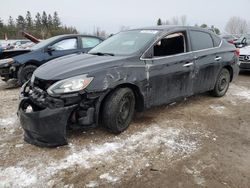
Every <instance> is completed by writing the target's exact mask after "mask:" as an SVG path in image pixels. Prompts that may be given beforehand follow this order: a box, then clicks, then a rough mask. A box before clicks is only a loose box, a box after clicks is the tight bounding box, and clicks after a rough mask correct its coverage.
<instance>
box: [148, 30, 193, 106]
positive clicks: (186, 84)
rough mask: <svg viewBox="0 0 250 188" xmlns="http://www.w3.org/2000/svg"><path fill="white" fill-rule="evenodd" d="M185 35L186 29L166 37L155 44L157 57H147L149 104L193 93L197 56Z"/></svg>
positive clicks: (169, 100) (165, 102)
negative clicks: (149, 58) (192, 51)
mask: <svg viewBox="0 0 250 188" xmlns="http://www.w3.org/2000/svg"><path fill="white" fill-rule="evenodd" d="M186 39H187V37H186V32H177V33H173V34H170V35H168V36H166V37H164V38H163V39H161V40H160V41H159V42H158V43H157V44H156V45H155V46H154V52H153V53H154V57H153V58H152V59H151V60H146V61H145V62H146V74H147V79H148V83H149V85H148V87H149V89H148V98H149V101H150V103H149V104H150V106H157V105H162V104H167V103H170V102H172V101H175V100H177V99H178V98H182V97H186V96H190V95H192V86H193V76H194V57H193V54H192V53H191V52H188V51H189V50H188V46H187V40H186Z"/></svg>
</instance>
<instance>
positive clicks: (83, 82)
mask: <svg viewBox="0 0 250 188" xmlns="http://www.w3.org/2000/svg"><path fill="white" fill-rule="evenodd" d="M92 80H93V77H87V75H86V74H85V75H81V76H75V77H72V78H68V79H65V80H61V81H58V82H56V83H54V84H53V85H52V86H50V87H49V88H48V89H47V92H48V94H50V95H55V94H65V93H71V92H77V91H81V90H83V89H85V88H86V87H87V86H88V85H89V84H90V82H91V81H92Z"/></svg>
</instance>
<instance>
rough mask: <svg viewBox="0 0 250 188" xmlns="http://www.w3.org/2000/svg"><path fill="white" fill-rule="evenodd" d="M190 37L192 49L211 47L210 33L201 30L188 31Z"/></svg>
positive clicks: (212, 45)
mask: <svg viewBox="0 0 250 188" xmlns="http://www.w3.org/2000/svg"><path fill="white" fill-rule="evenodd" d="M190 38H191V44H192V49H193V51H197V50H203V49H208V48H213V47H214V44H213V40H212V38H211V35H210V34H208V33H205V32H202V31H190Z"/></svg>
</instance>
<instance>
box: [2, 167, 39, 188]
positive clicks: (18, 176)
mask: <svg viewBox="0 0 250 188" xmlns="http://www.w3.org/2000/svg"><path fill="white" fill-rule="evenodd" d="M0 172H1V175H0V187H27V186H31V185H33V184H35V183H36V181H37V177H36V175H33V173H32V172H28V171H27V170H26V169H25V168H22V167H8V168H5V169H3V168H0Z"/></svg>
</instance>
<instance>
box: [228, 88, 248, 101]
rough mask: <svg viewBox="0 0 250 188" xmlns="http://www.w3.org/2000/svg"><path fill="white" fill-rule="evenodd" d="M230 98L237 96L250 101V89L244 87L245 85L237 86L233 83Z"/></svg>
mask: <svg viewBox="0 0 250 188" xmlns="http://www.w3.org/2000/svg"><path fill="white" fill-rule="evenodd" d="M228 94H229V96H230V98H233V97H237V98H239V99H243V100H245V101H247V102H250V89H248V88H246V87H243V86H237V85H235V84H232V85H231V87H230V89H229V92H228Z"/></svg>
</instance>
